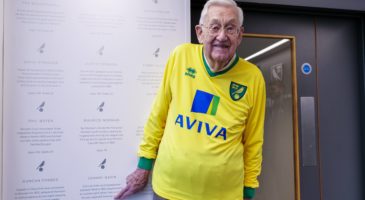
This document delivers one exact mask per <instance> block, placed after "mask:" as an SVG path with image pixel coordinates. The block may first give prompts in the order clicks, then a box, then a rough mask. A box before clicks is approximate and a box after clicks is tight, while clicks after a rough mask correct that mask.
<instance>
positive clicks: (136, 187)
mask: <svg viewBox="0 0 365 200" xmlns="http://www.w3.org/2000/svg"><path fill="white" fill-rule="evenodd" d="M149 175H150V171H149V170H144V169H140V168H137V169H136V170H135V171H134V172H133V173H131V174H130V175H128V176H127V185H126V187H125V188H123V189H122V190H121V191H120V192H119V193H118V194H117V195H115V197H114V199H116V200H117V199H118V200H122V199H125V198H126V197H127V196H130V195H132V194H135V193H137V192H139V191H141V190H142V189H143V188H144V187H146V185H147V183H148V177H149Z"/></svg>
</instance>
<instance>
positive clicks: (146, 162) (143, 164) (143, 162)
mask: <svg viewBox="0 0 365 200" xmlns="http://www.w3.org/2000/svg"><path fill="white" fill-rule="evenodd" d="M153 161H154V159H148V158H144V157H140V158H139V161H138V168H140V169H144V170H151V169H152V165H153Z"/></svg>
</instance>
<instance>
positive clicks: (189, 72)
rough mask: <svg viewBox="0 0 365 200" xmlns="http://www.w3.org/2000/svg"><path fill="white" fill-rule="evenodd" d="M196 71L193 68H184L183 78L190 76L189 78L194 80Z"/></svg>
mask: <svg viewBox="0 0 365 200" xmlns="http://www.w3.org/2000/svg"><path fill="white" fill-rule="evenodd" d="M195 74H196V70H195V69H194V68H191V67H189V68H186V72H185V76H190V77H191V78H195Z"/></svg>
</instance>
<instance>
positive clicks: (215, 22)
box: [195, 5, 243, 71]
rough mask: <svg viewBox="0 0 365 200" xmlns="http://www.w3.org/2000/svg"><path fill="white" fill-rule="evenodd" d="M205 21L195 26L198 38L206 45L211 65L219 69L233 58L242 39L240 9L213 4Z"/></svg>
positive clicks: (206, 54)
mask: <svg viewBox="0 0 365 200" xmlns="http://www.w3.org/2000/svg"><path fill="white" fill-rule="evenodd" d="M203 23H204V24H202V25H197V26H196V27H195V31H196V34H197V36H198V40H199V42H200V43H202V44H203V45H204V50H203V51H204V55H205V57H206V59H207V61H208V63H209V65H210V66H211V67H212V68H213V70H214V71H219V70H220V69H221V68H222V67H224V66H225V65H226V64H228V62H229V61H230V60H231V59H232V57H233V56H234V54H235V52H236V49H237V47H238V45H239V44H240V43H241V40H242V37H241V34H242V33H243V28H242V27H241V25H240V23H239V19H238V11H237V9H236V8H235V7H233V6H223V5H212V6H210V7H209V9H208V13H207V15H206V17H205V19H204V22H203ZM232 28H234V29H235V30H234V31H233V32H232V30H230V29H232ZM218 29H219V30H218Z"/></svg>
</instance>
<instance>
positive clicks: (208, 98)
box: [191, 90, 220, 115]
mask: <svg viewBox="0 0 365 200" xmlns="http://www.w3.org/2000/svg"><path fill="white" fill-rule="evenodd" d="M219 99H220V98H219V96H215V95H213V94H210V93H208V92H204V91H202V90H196V92H195V97H194V101H193V105H192V107H191V112H195V113H204V114H209V115H216V114H217V110H218V105H219Z"/></svg>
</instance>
